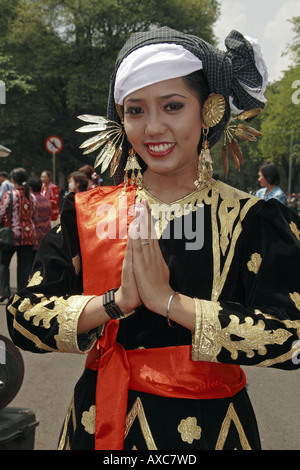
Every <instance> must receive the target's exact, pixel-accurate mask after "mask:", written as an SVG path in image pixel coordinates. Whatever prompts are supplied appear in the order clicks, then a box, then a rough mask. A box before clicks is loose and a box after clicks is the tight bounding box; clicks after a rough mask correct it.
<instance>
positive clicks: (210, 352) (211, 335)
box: [192, 299, 222, 362]
mask: <svg viewBox="0 0 300 470" xmlns="http://www.w3.org/2000/svg"><path fill="white" fill-rule="evenodd" d="M194 301H195V308H196V319H195V331H194V333H193V336H192V359H193V361H207V362H218V361H217V355H218V354H219V353H220V351H221V349H222V345H220V344H219V341H218V338H219V337H220V335H221V324H220V322H219V318H218V315H219V312H220V311H221V310H222V307H221V306H220V304H219V302H210V301H206V300H199V299H194ZM207 312H210V315H209V319H207V318H206V316H207Z"/></svg>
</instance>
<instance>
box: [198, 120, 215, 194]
mask: <svg viewBox="0 0 300 470" xmlns="http://www.w3.org/2000/svg"><path fill="white" fill-rule="evenodd" d="M208 132H209V128H207V129H203V142H202V150H201V153H200V155H199V159H198V171H197V179H196V181H195V182H194V185H195V186H196V188H198V189H200V188H203V187H204V186H206V185H207V183H208V182H209V181H210V179H211V178H212V175H213V167H212V163H213V161H212V158H211V154H210V150H209V142H208V140H207V135H208Z"/></svg>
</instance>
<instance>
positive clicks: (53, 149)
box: [45, 135, 63, 155]
mask: <svg viewBox="0 0 300 470" xmlns="http://www.w3.org/2000/svg"><path fill="white" fill-rule="evenodd" d="M45 147H46V150H47V151H48V152H49V153H51V154H52V155H53V154H56V153H59V152H61V150H62V148H63V141H62V140H61V138H60V137H57V135H51V136H50V137H48V138H47V139H46V142H45Z"/></svg>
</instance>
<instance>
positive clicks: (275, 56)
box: [214, 0, 300, 82]
mask: <svg viewBox="0 0 300 470" xmlns="http://www.w3.org/2000/svg"><path fill="white" fill-rule="evenodd" d="M220 5H221V14H220V18H219V19H218V21H217V22H216V24H215V28H214V31H215V35H216V36H217V38H218V40H219V43H218V47H219V49H222V50H226V47H225V45H224V39H225V37H226V36H227V35H228V34H229V33H230V31H231V30H232V29H236V30H238V31H240V32H241V33H242V34H243V35H246V36H250V37H252V38H254V39H257V40H258V42H259V43H260V45H261V49H262V53H263V57H264V60H265V63H266V65H267V68H268V73H269V82H273V81H275V80H279V79H280V78H282V71H284V70H287V69H288V66H289V65H293V63H292V59H291V57H288V56H287V57H282V53H283V52H284V51H285V50H286V48H287V45H288V44H289V43H291V42H292V41H293V37H294V36H295V33H294V32H293V31H292V24H291V23H289V22H288V19H291V18H292V17H294V16H300V1H299V0H220ZM299 78H300V77H299Z"/></svg>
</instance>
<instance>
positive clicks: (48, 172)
mask: <svg viewBox="0 0 300 470" xmlns="http://www.w3.org/2000/svg"><path fill="white" fill-rule="evenodd" d="M43 173H46V175H47V176H48V178H50V179H52V173H51V171H50V170H43V171H42V174H43Z"/></svg>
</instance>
